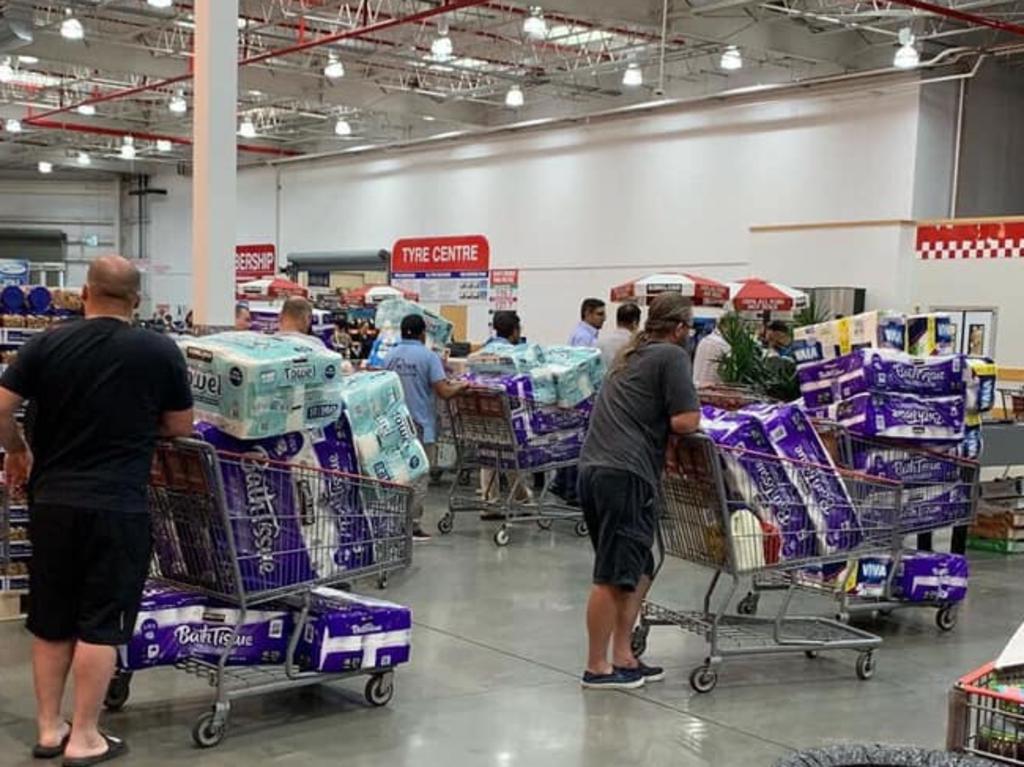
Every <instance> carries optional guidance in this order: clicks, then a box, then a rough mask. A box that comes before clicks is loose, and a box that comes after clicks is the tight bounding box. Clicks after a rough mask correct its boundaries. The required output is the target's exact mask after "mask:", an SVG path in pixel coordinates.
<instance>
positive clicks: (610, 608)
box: [587, 583, 621, 674]
mask: <svg viewBox="0 0 1024 767" xmlns="http://www.w3.org/2000/svg"><path fill="white" fill-rule="evenodd" d="M620 593H621V589H617V588H615V587H614V586H604V585H601V584H596V583H595V584H594V585H593V586H592V587H591V589H590V599H589V600H588V601H587V638H588V651H587V671H589V672H590V673H592V674H610V673H611V672H612V666H611V664H610V663H609V662H608V643H609V641H610V640H611V638H612V632H613V631H614V629H615V620H616V616H617V615H618V611H619V603H620V601H621V597H620Z"/></svg>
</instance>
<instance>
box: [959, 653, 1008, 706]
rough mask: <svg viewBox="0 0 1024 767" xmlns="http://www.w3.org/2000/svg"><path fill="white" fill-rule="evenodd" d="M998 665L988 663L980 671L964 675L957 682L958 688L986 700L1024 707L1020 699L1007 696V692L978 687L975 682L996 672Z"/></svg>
mask: <svg viewBox="0 0 1024 767" xmlns="http://www.w3.org/2000/svg"><path fill="white" fill-rule="evenodd" d="M995 669H996V664H995V662H994V661H992V662H989V663H986V664H985V665H984V666H982V667H981V668H979V669H976V670H974V671H971V672H970V673H968V674H964V675H963V676H962V677H960V679H958V680H957V683H956V686H957V687H958V688H959V689H961V690H963V691H964V692H968V693H971V694H973V695H980V696H982V697H984V698H994V699H995V700H1001V701H1003V702H1004V703H1013V704H1014V705H1017V706H1024V701H1021V699H1020V698H1015V697H1014V696H1012V695H1007V694H1006V693H1005V692H999V691H998V690H991V689H989V688H987V687H978V686H977V685H976V684H974V682H975V681H976V680H978V679H980V678H981V677H983V676H985V674H989V673H991V672H992V671H995Z"/></svg>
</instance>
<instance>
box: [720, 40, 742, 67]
mask: <svg viewBox="0 0 1024 767" xmlns="http://www.w3.org/2000/svg"><path fill="white" fill-rule="evenodd" d="M719 64H720V65H721V67H722V69H727V70H729V71H733V70H736V69H742V68H743V56H742V55H741V54H740V49H739V48H737V47H736V46H735V45H730V46H729V47H728V48H726V49H725V50H724V51H722V58H721V60H720V61H719Z"/></svg>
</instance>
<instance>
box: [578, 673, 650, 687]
mask: <svg viewBox="0 0 1024 767" xmlns="http://www.w3.org/2000/svg"><path fill="white" fill-rule="evenodd" d="M580 684H581V685H583V688H584V689H587V690H635V689H637V688H638V687H643V686H644V678H643V675H642V674H641V673H640V672H639V671H638V670H637V669H635V668H617V669H615V670H613V671H612V673H610V674H592V673H591V672H589V671H584V672H583V679H581V680H580Z"/></svg>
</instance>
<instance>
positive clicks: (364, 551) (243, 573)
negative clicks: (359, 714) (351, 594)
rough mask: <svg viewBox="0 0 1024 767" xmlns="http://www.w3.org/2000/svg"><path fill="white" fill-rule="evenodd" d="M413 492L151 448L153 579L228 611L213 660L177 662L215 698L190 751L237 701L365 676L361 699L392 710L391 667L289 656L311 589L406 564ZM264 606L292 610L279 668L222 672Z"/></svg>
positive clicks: (188, 448) (120, 697)
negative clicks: (314, 667)
mask: <svg viewBox="0 0 1024 767" xmlns="http://www.w3.org/2000/svg"><path fill="white" fill-rule="evenodd" d="M232 474H233V475H234V477H235V479H240V480H241V497H239V492H238V491H239V487H238V483H237V482H236V483H234V486H232V487H230V488H228V490H227V491H226V490H225V480H224V477H226V476H232ZM411 493H412V491H411V490H410V489H409V488H407V487H403V486H400V485H393V484H390V483H386V482H381V481H379V480H376V479H371V478H368V477H360V476H354V475H348V474H343V473H340V472H334V471H327V470H322V469H316V468H311V467H307V466H303V465H296V464H285V463H278V462H274V461H268V460H265V459H262V458H259V457H255V456H252V455H248V454H247V455H236V454H230V453H224V452H217V451H216V450H215V449H214V448H213V447H212V446H211V445H209V444H207V443H204V442H200V441H197V440H177V441H175V442H167V443H162V444H161V445H160V446H158V448H157V451H156V455H155V457H154V461H153V468H152V471H151V475H150V484H149V513H150V516H151V518H152V523H153V539H154V542H155V545H154V556H153V565H152V571H151V579H152V580H154V581H156V582H159V583H162V584H165V585H168V586H173V587H175V588H178V589H181V590H184V591H191V592H195V593H198V594H202V595H205V596H208V597H212V598H213V599H215V600H218V601H220V602H223V603H224V604H227V605H230V606H232V607H235V608H237V609H236V610H234V611H233V612H234V614H235V615H237V622H236V623H235V625H234V626H231V627H230V628H231V635H230V637H228V638H227V641H224V642H223V644H224V651H223V652H222V653H221V655H220V658H219V660H218V661H217V662H206V661H203V660H198V659H191V658H190V659H188V660H186V661H182V662H180V663H179V664H177V668H179V669H180V670H182V671H185V672H188V673H190V674H193V675H195V676H198V677H200V678H202V679H205V680H207V681H208V682H209V684H210V686H211V687H214V688H215V689H216V693H215V699H214V703H213V707H212V709H211V710H210V711H208V712H206V713H204V714H203V715H201V716H200V717H199V718H198V719H197V720H196V723H195V726H194V727H193V729H192V738H193V740H194V741H195V743H196V745H198V746H200V747H211V746H215V745H217V744H219V743H220V742H221V740H222V739H223V738H224V735H225V732H226V730H227V724H228V716H229V714H230V710H231V703H232V702H233V701H234V700H237V699H238V698H242V697H249V696H254V695H262V694H264V693H269V692H275V691H278V690H282V689H286V688H289V687H301V686H307V685H312V684H320V683H323V682H332V681H337V680H340V679H348V678H354V677H358V676H369V679H368V681H367V683H366V687H365V696H366V700H367V702H368V703H370V705H373V706H384V705H387V703H389V702H390V700H391V697H392V694H393V693H394V671H393V670H391V669H387V668H372V669H359V670H354V671H351V672H345V673H339V674H325V673H318V672H309V671H304V670H302V669H301V668H300V666H299V664H298V662H297V661H296V658H295V651H296V647H297V646H298V643H299V639H300V637H302V635H303V631H304V630H305V627H306V625H307V621H308V618H309V611H310V606H311V604H314V603H315V596H314V595H313V593H312V592H313V589H315V588H317V587H321V586H342V585H349V584H351V583H353V582H355V581H356V580H360V579H363V578H374V579H376V580H377V581H378V584H379V585H381V586H383V585H385V584H386V582H387V576H388V574H389V573H391V572H394V571H396V570H400V569H403V568H406V567H408V566H409V564H410V562H411V559H412V518H411V514H412V504H411V500H412V495H411ZM339 542H340V545H339ZM339 560H342V561H339ZM271 573H272V575H271ZM270 603H273V606H274V607H276V608H281V609H289V608H290V609H292V610H293V611H294V612H293V614H294V616H295V620H294V623H295V627H294V630H293V631H292V633H291V636H290V640H289V642H288V650H287V655H286V657H285V660H284V663H283V664H279V665H260V666H229V665H227V663H228V658H229V656H230V654H231V651H232V649H233V647H234V644H235V639H236V638H237V637H238V631H239V629H240V627H241V626H243V625H244V624H245V618H246V612H247V611H248V610H250V609H252V608H255V607H256V606H258V605H264V606H268V605H269V604H270ZM131 679H132V672H131V671H119V672H118V673H117V674H116V675H115V677H114V679H113V680H112V681H111V683H110V686H109V688H108V691H107V696H106V700H105V705H106V707H107V708H108V709H110V710H119V709H120V708H122V707H123V706H124V705H125V703H126V702H127V700H128V697H129V693H130V685H131Z"/></svg>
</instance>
